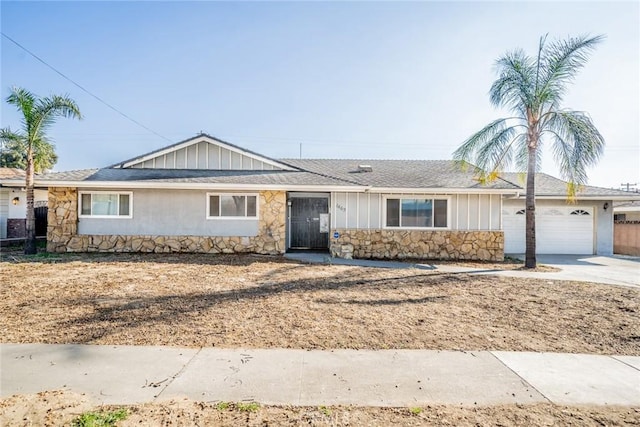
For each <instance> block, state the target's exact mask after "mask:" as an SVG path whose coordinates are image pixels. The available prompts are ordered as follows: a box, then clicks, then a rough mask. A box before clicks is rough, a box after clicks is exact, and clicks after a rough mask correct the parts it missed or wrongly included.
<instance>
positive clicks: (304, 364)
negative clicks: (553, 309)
mask: <svg viewBox="0 0 640 427" xmlns="http://www.w3.org/2000/svg"><path fill="white" fill-rule="evenodd" d="M0 359H1V362H2V373H1V376H0V397H1V398H6V397H8V396H11V395H13V394H26V393H36V392H40V391H45V390H59V389H65V390H70V391H73V392H77V393H86V394H87V395H88V396H89V397H91V398H92V399H93V400H94V401H95V402H96V403H104V404H135V403H141V402H151V401H162V400H168V399H171V398H182V397H188V398H190V399H193V400H196V401H206V402H216V401H248V400H250V401H257V402H260V403H263V404H274V405H304V406H317V405H358V406H409V407H412V406H425V405H429V404H453V405H464V406H473V405H496V404H510V403H521V404H526V403H535V402H552V403H555V404H563V405H580V404H595V405H627V406H638V405H640V357H630V356H598V355H584V354H559V353H516V352H503V351H474V352H471V351H469V352H462V351H432V350H380V351H369V350H331V351H319V350H312V351H307V350H291V349H270V350H260V349H246V350H242V349H216V348H177V347H139V346H97V345H47V344H0Z"/></svg>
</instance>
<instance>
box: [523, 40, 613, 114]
mask: <svg viewBox="0 0 640 427" xmlns="http://www.w3.org/2000/svg"><path fill="white" fill-rule="evenodd" d="M603 40H604V36H602V35H599V36H594V37H588V36H580V37H570V38H568V39H567V40H556V41H554V42H551V43H550V44H548V45H547V46H546V47H545V48H544V50H543V52H542V56H541V58H540V67H541V76H542V79H541V82H540V83H541V84H540V85H539V88H538V89H537V95H536V96H537V97H538V98H539V99H540V101H541V102H543V103H549V102H559V101H560V100H562V97H563V96H564V93H565V91H566V87H567V84H568V83H570V82H572V81H573V79H574V78H575V76H576V74H577V73H578V71H579V70H580V69H581V68H582V67H584V65H585V64H586V62H587V60H588V59H589V55H590V53H591V52H592V51H593V50H594V49H595V47H596V45H597V44H598V43H600V42H601V41H603Z"/></svg>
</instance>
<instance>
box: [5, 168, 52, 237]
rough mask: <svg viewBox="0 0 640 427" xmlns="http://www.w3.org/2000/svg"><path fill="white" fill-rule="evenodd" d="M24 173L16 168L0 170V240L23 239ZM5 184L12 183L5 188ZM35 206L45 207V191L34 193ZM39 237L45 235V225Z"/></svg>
mask: <svg viewBox="0 0 640 427" xmlns="http://www.w3.org/2000/svg"><path fill="white" fill-rule="evenodd" d="M24 180H25V172H24V171H23V170H22V169H16V168H0V239H6V238H15V237H24V236H25V234H26V233H25V224H26V218H27V213H26V212H27V193H26V191H25V189H24V187H25V182H24ZM5 182H13V183H14V184H13V186H7V185H6V184H5ZM34 200H35V206H43V207H46V206H47V190H46V189H45V190H42V189H37V190H35V191H34ZM41 228H42V232H41V233H40V234H39V235H42V236H44V235H45V234H46V225H45V226H44V227H41Z"/></svg>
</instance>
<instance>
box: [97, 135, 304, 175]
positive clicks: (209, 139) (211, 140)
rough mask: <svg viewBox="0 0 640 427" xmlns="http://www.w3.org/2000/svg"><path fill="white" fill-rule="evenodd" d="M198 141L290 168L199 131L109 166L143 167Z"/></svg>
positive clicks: (123, 167) (262, 161) (271, 164)
mask: <svg viewBox="0 0 640 427" xmlns="http://www.w3.org/2000/svg"><path fill="white" fill-rule="evenodd" d="M200 143H206V144H207V145H211V146H215V147H220V148H223V149H225V150H228V151H230V152H233V153H237V154H239V155H241V156H246V157H247V158H251V159H255V160H256V161H258V162H261V163H264V164H268V165H270V166H271V167H272V168H273V167H275V168H277V169H283V170H290V169H291V167H290V166H287V165H284V164H282V163H280V162H279V161H278V160H275V159H272V158H270V157H267V156H263V155H262V154H258V153H256V152H254V151H251V150H247V149H245V148H242V147H239V146H237V145H234V144H231V143H230V142H226V141H223V140H221V139H219V138H216V137H213V136H211V135H207V134H206V133H200V134H198V135H196V136H194V137H192V138H188V139H185V140H183V141H180V142H176V143H175V144H171V145H168V146H166V147H162V148H159V149H157V150H154V151H150V152H148V153H145V154H142V155H140V156H137V157H133V158H131V159H128V160H125V161H123V162H118V163H116V164H113V165H111V166H109V167H110V168H121V169H125V168H130V167H136V166H137V167H140V165H141V164H142V167H145V166H144V164H145V162H147V161H149V160H153V159H156V158H160V157H162V156H165V155H167V154H170V153H175V152H178V151H179V150H182V149H185V148H188V147H190V146H194V145H198V144H200ZM172 169H173V168H172ZM207 169H209V168H207ZM210 169H220V168H216V167H212V168H210Z"/></svg>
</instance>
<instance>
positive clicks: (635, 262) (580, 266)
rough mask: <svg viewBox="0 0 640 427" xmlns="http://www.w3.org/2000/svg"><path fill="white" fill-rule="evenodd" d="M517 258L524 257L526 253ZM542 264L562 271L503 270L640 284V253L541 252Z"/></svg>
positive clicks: (549, 276) (592, 280)
mask: <svg viewBox="0 0 640 427" xmlns="http://www.w3.org/2000/svg"><path fill="white" fill-rule="evenodd" d="M517 258H520V259H523V260H524V255H518V256H517ZM537 259H538V263H539V264H544V265H549V266H552V267H557V268H559V269H560V270H561V271H559V272H554V273H551V272H548V273H535V272H523V271H509V272H506V271H505V272H500V274H502V275H505V274H506V273H508V274H506V275H512V276H516V277H540V278H547V279H555V280H578V281H582V282H595V283H605V284H609V285H622V286H632V287H637V288H640V257H628V256H617V255H616V256H602V255H538V257H537Z"/></svg>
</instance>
